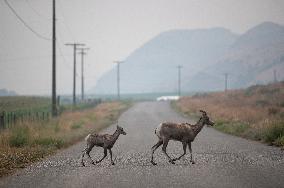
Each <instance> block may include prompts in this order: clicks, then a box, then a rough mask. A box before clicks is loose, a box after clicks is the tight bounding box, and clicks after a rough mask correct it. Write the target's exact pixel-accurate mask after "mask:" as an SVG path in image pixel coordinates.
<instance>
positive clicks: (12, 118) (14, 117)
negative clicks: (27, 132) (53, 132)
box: [0, 99, 102, 129]
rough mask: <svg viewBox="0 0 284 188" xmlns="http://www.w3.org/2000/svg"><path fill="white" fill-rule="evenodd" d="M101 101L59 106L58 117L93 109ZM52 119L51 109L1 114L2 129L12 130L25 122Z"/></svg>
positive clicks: (92, 100)
mask: <svg viewBox="0 0 284 188" xmlns="http://www.w3.org/2000/svg"><path fill="white" fill-rule="evenodd" d="M101 102H102V101H101V99H89V100H85V101H84V102H81V103H79V104H77V105H76V106H75V107H74V106H72V105H60V106H58V110H59V111H58V115H59V116H60V115H61V114H62V113H63V112H64V111H74V110H83V109H87V108H93V107H95V106H97V105H98V104H100V103H101ZM50 119H51V111H50V109H46V108H43V109H42V110H40V109H37V110H17V111H9V112H7V111H2V112H0V129H6V128H10V127H12V126H14V125H17V124H19V123H24V122H40V121H42V122H43V121H49V120H50Z"/></svg>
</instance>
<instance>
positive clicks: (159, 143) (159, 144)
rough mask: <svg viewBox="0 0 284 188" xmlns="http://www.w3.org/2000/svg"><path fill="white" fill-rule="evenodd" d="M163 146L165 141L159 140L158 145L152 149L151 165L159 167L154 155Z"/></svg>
mask: <svg viewBox="0 0 284 188" xmlns="http://www.w3.org/2000/svg"><path fill="white" fill-rule="evenodd" d="M162 144H163V140H159V141H158V143H157V144H155V145H154V146H153V147H152V157H151V163H152V164H153V165H157V163H155V162H154V153H155V151H156V149H158V148H159V147H160V146H161V145H162Z"/></svg>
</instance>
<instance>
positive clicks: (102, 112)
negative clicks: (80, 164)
mask: <svg viewBox="0 0 284 188" xmlns="http://www.w3.org/2000/svg"><path fill="white" fill-rule="evenodd" d="M130 106H131V103H130V102H106V103H101V104H99V105H98V106H96V107H95V108H91V109H85V110H82V111H75V112H63V113H62V114H61V116H59V117H57V118H54V119H51V120H50V121H38V122H31V121H24V122H21V123H18V124H17V125H14V126H13V127H11V128H9V129H4V130H1V132H0V177H1V176H4V175H6V174H8V173H11V172H13V170H14V169H17V168H23V167H26V166H27V165H28V164H30V163H32V162H35V161H38V160H41V159H42V158H43V157H45V156H47V155H50V154H53V153H54V152H56V151H57V150H58V149H61V148H64V147H68V146H70V145H72V144H74V143H76V142H78V141H80V140H81V139H82V138H84V137H85V136H86V135H87V134H88V133H91V132H98V131H100V130H101V129H103V128H105V127H107V126H109V125H111V124H113V123H114V122H115V121H116V120H117V119H118V117H119V115H120V114H121V113H122V112H123V111H125V110H126V109H128V108H129V107H130Z"/></svg>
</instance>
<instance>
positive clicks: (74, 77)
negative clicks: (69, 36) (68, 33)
mask: <svg viewBox="0 0 284 188" xmlns="http://www.w3.org/2000/svg"><path fill="white" fill-rule="evenodd" d="M65 45H66V46H73V56H74V65H73V66H74V69H73V70H74V71H73V106H76V51H77V46H84V45H85V44H81V43H75V42H74V43H67V44H65Z"/></svg>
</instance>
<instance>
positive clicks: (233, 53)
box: [92, 22, 284, 94]
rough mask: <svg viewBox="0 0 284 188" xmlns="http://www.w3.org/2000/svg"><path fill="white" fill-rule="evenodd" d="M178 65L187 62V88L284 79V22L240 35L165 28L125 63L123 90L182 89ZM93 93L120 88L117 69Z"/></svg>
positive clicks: (184, 77) (184, 81) (184, 71)
mask: <svg viewBox="0 0 284 188" xmlns="http://www.w3.org/2000/svg"><path fill="white" fill-rule="evenodd" d="M177 65H182V66H183V69H182V90H183V91H208V90H222V89H224V74H225V73H228V74H229V79H228V80H229V82H228V87H229V88H241V87H247V86H249V85H252V84H258V83H261V84H263V83H268V82H272V81H273V80H274V77H273V71H274V70H276V74H277V79H278V80H283V79H284V74H283V73H284V27H283V26H281V25H278V24H275V23H271V22H265V23H262V24H260V25H257V26H255V27H253V28H251V29H249V30H248V31H247V32H246V33H244V34H242V35H240V36H238V35H235V34H233V33H231V32H230V31H229V30H226V29H223V28H213V29H197V30H173V31H168V32H164V33H161V34H160V35H158V36H157V37H155V38H153V39H152V40H150V41H149V42H147V43H146V44H145V45H143V46H142V47H141V48H138V49H137V50H135V51H134V52H133V53H132V54H130V56H129V57H128V58H127V59H126V60H125V62H124V63H123V64H121V92H122V93H145V92H176V91H177V68H176V67H177ZM92 92H95V93H100V94H104V93H105V94H109V93H115V92H116V68H114V69H112V70H111V71H109V72H107V73H106V74H105V75H103V76H102V77H101V79H100V80H99V81H98V82H97V85H96V86H95V88H94V89H93V90H92Z"/></svg>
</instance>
